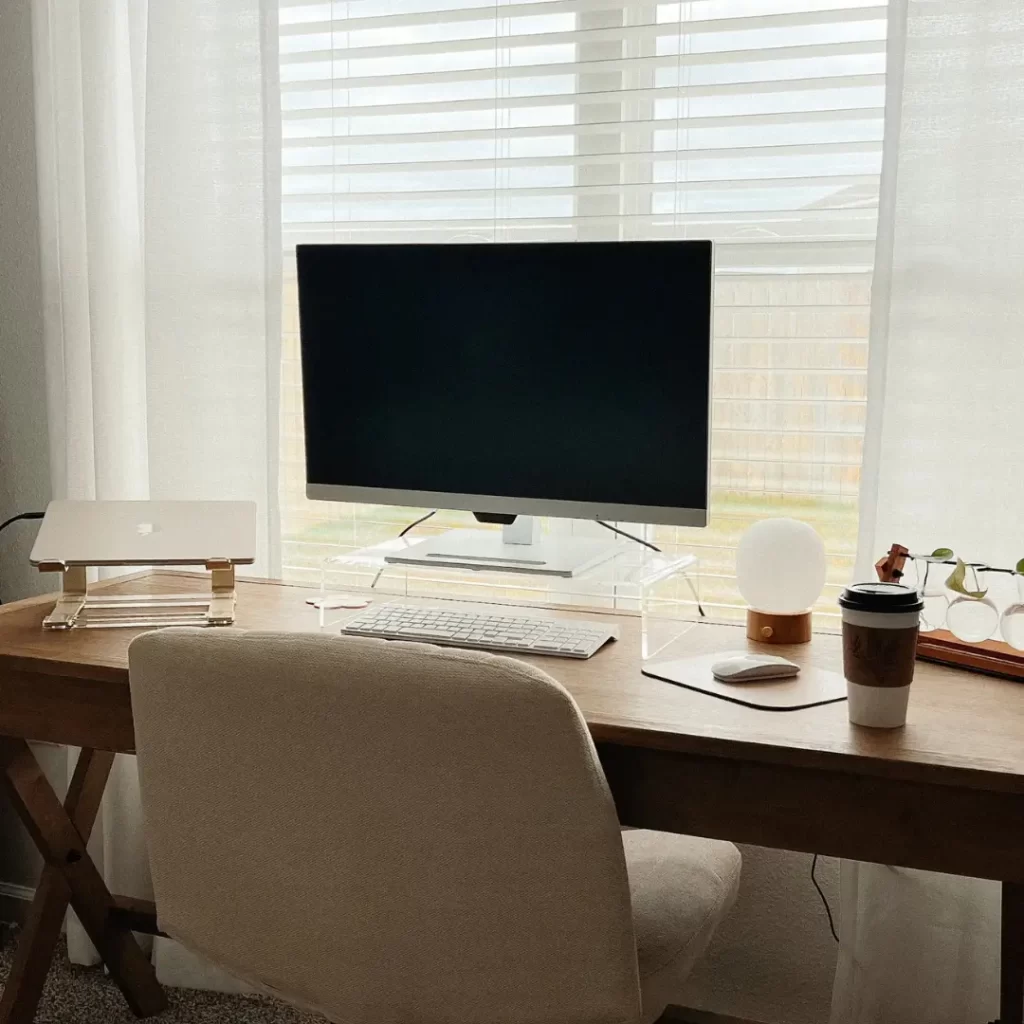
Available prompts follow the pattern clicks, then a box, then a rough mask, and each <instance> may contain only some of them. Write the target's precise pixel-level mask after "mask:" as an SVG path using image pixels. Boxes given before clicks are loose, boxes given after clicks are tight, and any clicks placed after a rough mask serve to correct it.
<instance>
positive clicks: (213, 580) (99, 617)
mask: <svg viewBox="0 0 1024 1024" xmlns="http://www.w3.org/2000/svg"><path fill="white" fill-rule="evenodd" d="M38 568H39V571H40V572H59V573H61V578H62V585H61V594H60V597H59V598H58V599H57V603H56V604H55V605H54V608H53V611H52V612H50V614H49V615H47V616H46V618H45V619H43V629H113V628H117V627H130V626H134V627H139V626H230V625H231V624H232V623H233V622H234V621H235V566H234V563H232V562H229V561H228V560H227V559H225V558H210V559H207V560H206V568H207V569H208V570H209V572H210V592H209V594H202V593H192V594H113V595H109V594H103V593H98V594H90V593H89V591H88V570H89V568H90V567H89V566H86V565H67V564H65V563H64V562H40V563H39V566H38Z"/></svg>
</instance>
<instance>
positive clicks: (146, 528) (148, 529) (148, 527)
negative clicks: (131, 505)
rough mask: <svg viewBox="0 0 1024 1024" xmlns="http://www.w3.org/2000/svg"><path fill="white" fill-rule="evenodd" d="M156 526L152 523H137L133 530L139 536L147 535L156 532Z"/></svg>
mask: <svg viewBox="0 0 1024 1024" xmlns="http://www.w3.org/2000/svg"><path fill="white" fill-rule="evenodd" d="M156 531H157V528H156V526H154V525H153V524H152V523H138V524H136V526H135V532H136V533H137V534H138V535H139V536H140V537H148V536H150V534H153V533H156Z"/></svg>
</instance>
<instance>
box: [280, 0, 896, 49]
mask: <svg viewBox="0 0 1024 1024" xmlns="http://www.w3.org/2000/svg"><path fill="white" fill-rule="evenodd" d="M598 12H601V13H606V14H611V15H615V14H619V15H620V16H621V8H619V9H616V8H614V7H609V6H608V5H605V8H604V10H603V11H602V9H601V8H600V7H598V6H597V5H596V4H595V3H594V2H593V0H552V2H550V3H546V4H537V3H525V4H504V5H501V6H495V5H494V4H491V5H490V6H486V7H484V6H481V7H456V8H451V9H449V10H442V11H419V12H412V13H406V14H372V15H367V16H363V17H355V18H332V19H323V20H320V21H300V22H294V23H285V24H282V25H281V29H280V34H281V38H282V39H287V38H290V37H293V36H303V35H322V34H324V33H335V32H337V33H347V32H357V31H361V30H372V31H385V30H393V29H403V28H413V27H416V26H419V25H429V26H430V27H432V28H436V27H440V26H444V25H458V24H464V23H466V22H478V21H507V20H509V19H511V18H523V17H529V18H531V19H536V18H538V16H539V17H541V18H543V17H550V16H551V15H555V14H587V15H591V16H592V15H594V14H595V13H598ZM885 13H886V8H885V5H884V4H867V5H864V6H861V7H846V8H842V7H841V8H836V9H833V10H813V11H791V12H783V13H778V14H746V15H744V14H737V15H733V16H732V17H725V18H700V19H696V20H692V21H684V22H683V26H684V28H685V31H686V34H687V35H704V34H707V33H712V32H735V31H736V30H737V29H741V30H742V31H744V32H746V31H750V30H756V29H760V30H763V29H770V28H807V27H814V26H818V25H839V24H850V23H852V22H865V21H884V20H885ZM634 27H644V28H657V29H664V28H666V27H668V28H670V29H671V31H670V32H666V33H665V34H666V35H677V34H678V32H679V22H671V21H670V22H649V23H648V24H647V25H644V26H630V28H634ZM578 34H579V36H580V37H581V38H582V39H587V38H591V37H590V36H588V30H586V29H583V30H581V31H580V32H579V33H578ZM536 35H537V36H543V35H544V32H543V30H540V31H538V32H537V33H536ZM481 38H484V37H481ZM498 38H499V40H500V38H501V37H500V36H499V37H498Z"/></svg>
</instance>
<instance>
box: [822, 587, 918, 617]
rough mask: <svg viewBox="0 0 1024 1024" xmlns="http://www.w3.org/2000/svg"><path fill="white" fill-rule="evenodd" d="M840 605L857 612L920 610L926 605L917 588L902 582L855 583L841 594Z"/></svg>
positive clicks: (889, 612) (888, 612)
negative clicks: (914, 588) (904, 584)
mask: <svg viewBox="0 0 1024 1024" xmlns="http://www.w3.org/2000/svg"><path fill="white" fill-rule="evenodd" d="M839 607H840V608H848V609H849V610H850V611H857V612H885V613H887V614H896V613H899V612H919V611H920V610H921V609H922V608H923V607H924V601H922V600H921V598H920V596H919V595H918V593H917V591H916V590H911V589H910V587H905V586H903V584H902V583H853V584H851V585H850V586H848V587H847V588H846V589H845V590H844V591H843V592H842V593H841V594H840V595H839Z"/></svg>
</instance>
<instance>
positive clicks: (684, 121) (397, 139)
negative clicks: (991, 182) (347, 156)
mask: <svg viewBox="0 0 1024 1024" xmlns="http://www.w3.org/2000/svg"><path fill="white" fill-rule="evenodd" d="M882 117H883V109H882V108H881V106H854V108H845V109H843V110H838V111H792V112H790V111H786V112H784V113H777V114H741V115H723V116H721V117H698V118H671V119H664V120H659V121H651V122H633V125H634V126H635V127H637V126H641V125H648V126H655V125H657V126H660V127H662V128H667V129H671V130H674V131H675V130H679V131H690V130H700V129H708V128H736V129H738V128H757V127H764V126H767V125H804V124H816V123H824V124H841V123H843V122H846V121H876V122H878V125H879V127H880V129H881V127H882ZM621 124H622V122H620V121H613V122H606V121H599V122H594V123H592V124H585V125H581V124H575V125H540V126H536V127H529V128H501V129H499V130H498V132H496V130H495V129H494V128H468V129H461V130H455V131H409V132H392V133H390V134H370V135H365V134H353V135H330V136H323V137H317V136H304V137H300V138H290V139H286V140H285V142H284V145H285V146H286V148H317V147H319V148H323V147H324V146H329V145H333V144H337V145H350V146H372V145H394V144H401V145H403V146H408V147H410V148H415V147H416V146H418V145H419V146H421V147H423V146H427V145H433V144H435V143H438V142H462V141H473V140H481V139H482V140H486V139H494V138H495V137H496V136H497V137H499V138H501V139H502V140H505V139H523V138H545V137H550V136H569V137H579V136H586V135H593V134H603V133H605V132H607V131H608V129H609V128H611V127H615V126H618V125H621ZM407 152H408V151H407ZM409 158H410V159H409V162H411V163H414V162H415V159H414V157H413V154H412V153H411V152H410V153H409ZM303 166H307V165H303ZM309 166H312V165H309ZM330 166H332V167H334V166H349V165H348V164H344V165H336V164H335V163H332V164H331V165H330ZM288 169H289V170H292V169H294V168H291V167H289V168H288Z"/></svg>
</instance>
